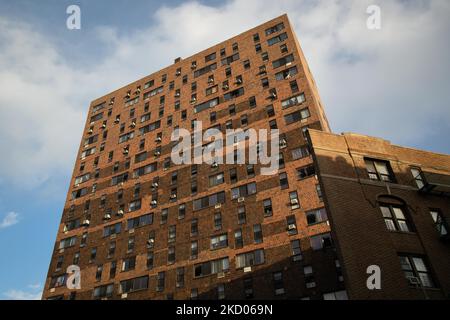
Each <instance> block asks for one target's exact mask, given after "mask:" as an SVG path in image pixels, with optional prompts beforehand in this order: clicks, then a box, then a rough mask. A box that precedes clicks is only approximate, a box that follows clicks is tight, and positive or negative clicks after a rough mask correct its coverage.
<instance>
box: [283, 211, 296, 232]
mask: <svg viewBox="0 0 450 320" xmlns="http://www.w3.org/2000/svg"><path fill="white" fill-rule="evenodd" d="M286 224H287V232H288V235H290V236H293V235H296V234H297V220H296V219H295V215H290V216H287V217H286Z"/></svg>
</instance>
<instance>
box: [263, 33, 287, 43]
mask: <svg viewBox="0 0 450 320" xmlns="http://www.w3.org/2000/svg"><path fill="white" fill-rule="evenodd" d="M286 39H287V33H286V32H284V33H282V34H280V35H278V36H276V37H273V38H270V39H269V40H267V44H268V45H269V46H273V45H274V44H277V43H280V42H283V41H284V40H286Z"/></svg>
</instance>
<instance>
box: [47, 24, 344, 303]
mask: <svg viewBox="0 0 450 320" xmlns="http://www.w3.org/2000/svg"><path fill="white" fill-rule="evenodd" d="M194 121H202V123H203V128H205V129H206V128H212V127H214V128H218V129H220V130H222V131H225V130H226V129H228V128H255V129H259V128H265V129H269V128H279V129H280V134H281V140H280V148H281V153H282V155H281V156H280V159H279V163H280V165H281V169H280V170H279V172H278V173H277V174H276V175H272V176H263V175H260V174H259V173H260V167H259V165H254V166H252V165H230V164H227V165H206V164H202V165H174V164H173V163H171V160H170V154H171V150H172V146H173V144H172V143H171V133H172V131H173V130H174V129H175V128H186V129H189V130H191V129H192V126H193V124H194ZM308 128H313V129H317V130H324V131H327V132H328V131H329V130H330V129H329V125H328V122H327V120H326V118H325V115H324V111H323V109H322V105H321V101H320V98H319V95H318V92H317V88H316V85H315V83H314V79H313V77H312V75H311V73H310V71H309V68H308V65H307V63H306V60H305V57H304V55H303V53H302V51H301V49H300V46H299V43H298V41H297V39H296V36H295V34H294V32H293V29H292V27H291V25H290V22H289V20H288V18H287V16H286V15H283V16H280V17H278V18H276V19H274V20H271V21H269V22H266V23H264V24H262V25H260V26H258V27H256V28H253V29H251V30H249V31H246V32H244V33H242V34H240V35H238V36H236V37H233V38H231V39H229V40H227V41H225V42H222V43H220V44H218V45H216V46H214V47H211V48H209V49H206V50H204V51H202V52H200V53H197V54H195V55H193V56H191V57H189V58H185V59H176V60H175V63H174V64H173V65H171V66H169V67H166V68H164V69H162V70H160V71H158V72H156V73H154V74H152V75H149V76H147V77H145V78H144V79H141V80H139V81H136V82H134V83H131V84H129V85H127V86H126V87H124V88H121V89H118V90H117V91H114V92H112V93H109V94H107V95H105V96H103V97H101V98H98V99H96V100H94V101H93V102H92V104H91V106H90V109H89V114H88V118H87V122H86V126H85V129H84V133H83V137H82V141H81V144H80V148H79V152H78V157H77V160H76V164H75V168H74V172H73V176H72V180H71V185H70V188H69V192H68V196H67V200H66V203H65V206H64V212H63V216H62V220H61V224H60V226H59V231H58V235H57V239H56V244H55V248H54V252H53V256H52V260H51V263H50V268H49V272H48V277H47V281H46V286H45V289H44V294H43V298H44V299H102V298H108V299H224V298H225V299H252V298H254V299H277V298H280V299H286V298H292V299H294V298H295V299H300V298H304V299H322V298H327V299H335V298H337V299H345V298H346V297H347V293H346V291H345V288H344V285H343V277H342V272H341V267H340V263H339V260H338V259H337V256H336V250H335V248H334V244H333V241H332V240H331V236H330V227H329V224H328V220H327V214H326V211H325V209H324V204H323V202H322V193H321V190H320V186H319V184H318V181H317V180H316V178H315V176H314V167H313V163H312V158H311V156H310V154H309V149H308V148H307V141H306V134H305V133H306V130H307V129H308ZM70 265H78V266H79V267H80V269H81V289H79V290H75V289H74V290H70V289H68V288H67V287H66V285H65V284H66V282H67V278H68V275H67V274H66V270H67V267H68V266H70Z"/></svg>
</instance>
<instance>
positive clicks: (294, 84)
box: [289, 80, 300, 93]
mask: <svg viewBox="0 0 450 320" xmlns="http://www.w3.org/2000/svg"><path fill="white" fill-rule="evenodd" d="M289 86H290V87H291V92H292V93H296V92H299V91H300V88H299V87H298V84H297V81H296V80H293V81H290V82H289Z"/></svg>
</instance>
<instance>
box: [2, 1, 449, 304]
mask: <svg viewBox="0 0 450 320" xmlns="http://www.w3.org/2000/svg"><path fill="white" fill-rule="evenodd" d="M71 4H76V5H79V6H80V8H81V30H68V29H67V28H66V19H67V17H68V15H67V14H66V8H67V7H68V6H69V5H71ZM371 4H376V5H378V6H379V7H380V8H381V29H380V30H368V29H367V27H366V20H367V18H368V16H369V15H368V14H367V13H366V9H367V7H368V6H369V5H371ZM283 13H288V15H289V18H290V20H291V22H292V23H293V25H294V27H295V30H296V33H297V35H298V37H299V39H300V42H301V45H302V47H303V50H304V52H305V54H306V57H307V59H308V61H309V64H310V68H311V70H312V72H313V74H314V75H315V78H316V81H317V84H318V87H319V91H320V94H321V96H322V99H323V101H324V105H325V109H326V112H327V115H328V119H329V121H330V124H331V126H332V129H333V130H334V131H335V132H337V133H340V132H344V131H353V132H359V133H365V134H369V135H374V136H379V137H383V138H385V139H388V140H391V141H392V142H393V143H396V144H402V145H407V146H411V147H416V148H422V149H426V150H431V151H435V152H441V153H450V144H449V143H448V137H449V136H450V90H449V89H450V42H449V41H448V31H449V30H450V1H448V0H408V1H405V0H386V1H382V0H371V1H365V0H353V1H352V0H342V1H338V0H324V1H316V0H277V1H274V0H270V1H265V0H242V1H239V0H234V1H233V0H230V1H226V0H223V1H215V0H214V1H189V2H183V1H168V2H162V1H141V0H135V1H132V2H130V1H124V0H116V1H106V0H105V1H103V0H89V1H75V0H73V1H65V0H41V1H25V0H15V1H7V0H0V136H1V139H0V149H1V150H2V153H1V157H0V253H1V255H2V257H1V259H0V261H1V264H0V299H35V298H38V297H39V295H40V292H41V291H42V285H43V283H44V281H45V276H46V272H47V268H48V263H49V259H50V254H51V251H52V248H53V242H54V239H55V236H56V230H57V226H58V223H59V220H60V215H61V212H62V207H63V204H64V200H65V195H66V192H67V189H68V184H69V179H70V176H71V173H72V169H73V164H74V161H75V156H76V150H77V148H78V145H79V141H80V137H81V133H82V128H83V126H84V121H85V117H86V111H87V109H88V106H89V103H90V101H91V100H93V99H95V98H96V97H99V96H101V95H103V94H105V93H107V92H110V91H112V90H114V89H116V88H118V87H120V86H123V85H125V84H127V83H129V82H132V81H134V80H137V79H139V78H141V77H143V76H145V75H147V74H150V73H152V72H153V71H156V70H158V69H160V68H162V67H165V66H167V65H169V64H171V63H172V62H173V59H174V58H176V57H178V56H181V57H186V56H189V55H192V54H194V53H196V52H197V51H200V50H202V49H205V48H208V47H209V46H211V45H214V44H216V43H218V42H221V41H223V40H226V39H227V38H229V37H231V36H233V35H236V34H238V33H241V32H243V31H245V30H247V29H249V28H251V27H254V26H256V25H258V24H260V23H263V22H264V21H266V20H269V19H272V18H274V17H276V16H279V15H281V14H283Z"/></svg>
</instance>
